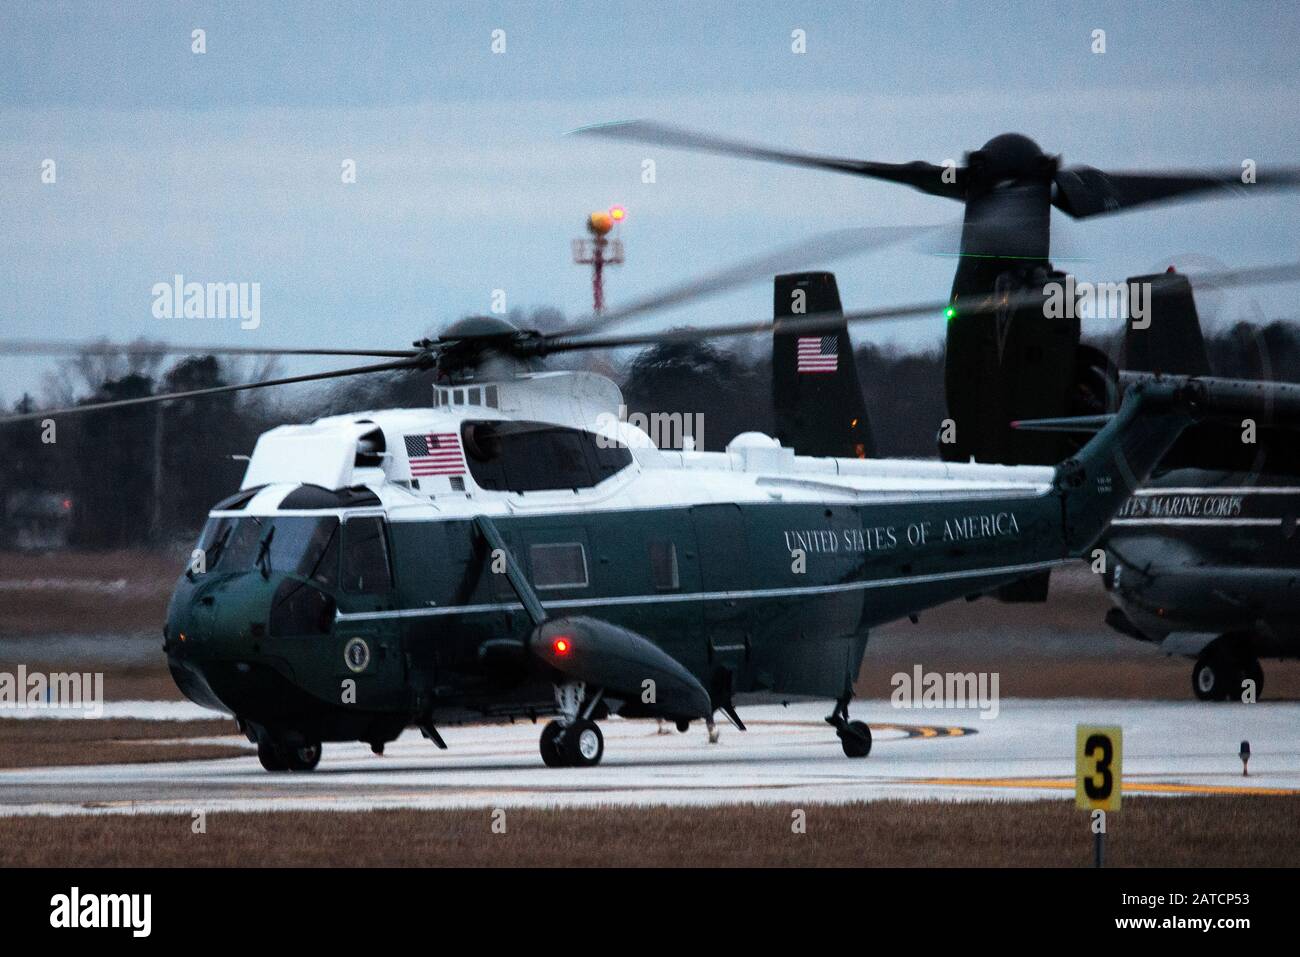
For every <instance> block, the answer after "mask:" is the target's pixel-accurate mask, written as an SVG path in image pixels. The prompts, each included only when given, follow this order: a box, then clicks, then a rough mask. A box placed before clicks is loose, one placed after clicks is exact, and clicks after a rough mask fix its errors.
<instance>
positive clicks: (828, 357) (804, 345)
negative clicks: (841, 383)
mask: <svg viewBox="0 0 1300 957" xmlns="http://www.w3.org/2000/svg"><path fill="white" fill-rule="evenodd" d="M839 343H840V337H839V336H838V335H830V336H800V337H799V342H798V343H797V344H796V351H795V355H796V356H797V368H798V371H800V372H834V371H836V369H838V368H839Z"/></svg>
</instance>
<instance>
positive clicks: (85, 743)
mask: <svg viewBox="0 0 1300 957" xmlns="http://www.w3.org/2000/svg"><path fill="white" fill-rule="evenodd" d="M234 733H235V724H234V722H233V721H135V720H126V719H118V718H106V719H92V718H59V719H44V718H33V719H28V720H14V719H10V720H6V721H0V768H35V767H47V766H57V765H70V764H137V763H142V762H146V761H188V760H193V759H197V758H229V757H234V756H235V755H239V754H247V753H248V752H247V751H246V750H245V749H243V748H240V747H237V746H226V745H210V744H164V743H161V742H162V740H163V739H166V740H169V741H170V740H175V739H178V738H196V737H213V736H216V735H229V734H234ZM151 742H159V743H151Z"/></svg>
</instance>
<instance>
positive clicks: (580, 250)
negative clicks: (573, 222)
mask: <svg viewBox="0 0 1300 957" xmlns="http://www.w3.org/2000/svg"><path fill="white" fill-rule="evenodd" d="M626 215H627V213H626V212H625V211H624V209H623V207H622V206H611V207H610V208H609V211H608V212H605V211H603V210H602V211H600V212H595V213H592V214H591V215H590V216H588V217H587V232H589V233H590V234H591V238H590V239H586V238H583V239H575V240H574V241H573V261H574V262H575V263H577V264H578V265H580V266H591V308H592V311H593V312H595V313H596V315H600V314H601V313H602V312H603V311H604V310H605V267H606V266H617V265H619V264H620V263H622V262H623V240H621V239H619V238H618V237H611V236H610V235H609V234H610V232H611V231H613V229H614V227H615V226H617V225H618V224H619V223H621V222H622V221H623V218H624V217H625V216H626Z"/></svg>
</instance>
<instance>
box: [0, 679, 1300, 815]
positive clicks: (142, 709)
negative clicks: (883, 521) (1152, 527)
mask: <svg viewBox="0 0 1300 957" xmlns="http://www.w3.org/2000/svg"><path fill="white" fill-rule="evenodd" d="M164 705H165V706H164ZM828 711H829V704H828V703H821V702H805V703H797V704H791V705H789V706H788V707H784V706H781V705H763V706H755V707H751V708H748V709H744V708H742V709H741V717H742V719H743V720H744V722H745V724H746V726H747V728H748V730H747V731H745V732H740V731H738V730H737V729H735V728H734V727H732V726H730V725H727V724H724V725H722V726H721V729H722V733H721V736H720V740H719V741H718V742H717V743H716V744H710V743H709V742H708V738H707V735H706V733H705V730H704V728H703V727H702V726H700V725H698V724H697V725H693V726H692V727H691V728H690V729H689V730H688V731H687V732H686V733H684V734H679V733H677V732H676V731H675V730H671V729H667V732H666V733H663V729H660V728H659V727H658V725H657V723H656V722H654V721H624V720H620V719H617V718H612V719H610V720H607V721H604V722H602V724H601V727H602V730H603V732H604V735H605V753H604V758H603V761H602V763H601V764H600V765H598V766H597V767H593V768H581V769H579V768H547V767H545V766H544V765H543V763H542V760H541V757H540V755H539V753H538V749H537V738H538V735H539V733H540V731H541V724H540V723H539V724H538V725H533V724H531V723H527V722H519V723H516V724H513V725H511V724H502V725H465V726H453V727H447V728H443V729H441V730H442V734H443V737H444V738H445V740H446V741H447V744H448V745H449V750H447V751H439V750H438V749H437V748H435V747H434V746H433V744H432V743H431V742H429V741H427V740H425V739H424V738H423V737H422V736H421V735H420V733H419V732H418V731H414V730H412V731H408V732H406V733H405V734H403V735H402V737H401V738H399V739H398V740H397V741H395V742H392V743H391V744H389V746H388V748H387V750H386V753H385V754H384V755H383V756H377V755H374V754H371V753H370V750H369V748H367V747H366V746H365V745H363V744H333V743H327V744H326V745H325V748H324V756H323V758H322V760H321V763H320V766H319V767H318V768H317V769H316V770H315V771H312V772H305V773H291V772H283V773H276V774H272V773H268V772H266V771H264V770H263V769H262V768H261V766H260V765H259V764H258V761H257V758H256V756H255V755H254V754H253V753H252V751H251V749H250V753H249V755H248V756H242V757H233V758H222V759H216V760H192V761H175V762H165V763H140V764H115V765H112V764H105V765H87V766H78V767H51V768H24V769H19V770H11V771H0V816H8V815H39V814H49V815H57V814H144V813H173V814H179V813H185V814H189V813H192V812H193V811H194V810H199V809H202V810H205V811H207V812H210V813H211V812H221V811H269V810H306V811H355V810H365V809H376V808H416V809H430V810H432V809H439V808H497V807H524V806H527V807H580V806H590V805H606V806H610V805H612V806H629V807H630V806H646V805H657V804H669V805H726V804H740V803H772V804H789V805H791V806H796V807H797V806H799V805H801V804H816V803H846V802H853V801H876V800H883V799H891V798H894V799H904V800H912V801H975V800H997V801H1017V800H1033V799H1040V798H1046V799H1056V800H1063V801H1073V799H1074V787H1075V782H1074V761H1075V728H1076V726H1077V725H1079V724H1088V725H1119V726H1120V727H1122V728H1123V735H1124V738H1123V769H1122V791H1123V795H1124V796H1148V795H1152V796H1169V795H1206V796H1210V795H1223V794H1262V795H1284V794H1300V703H1297V702H1289V701H1278V702H1270V701H1264V702H1260V703H1257V704H1237V703H1232V704H1209V703H1202V702H1196V701H1187V702H1171V701H1128V700H1093V699H1079V698H1063V699H1049V700H1043V699H1006V700H1003V701H1001V702H1000V703H999V707H998V709H997V714H996V716H995V717H985V716H983V715H984V714H990V713H991V712H989V711H987V710H986V711H985V712H981V711H980V710H978V709H922V708H911V709H907V708H895V707H893V706H891V704H890V702H889V701H878V700H875V701H859V702H855V704H854V705H853V708H852V716H853V717H854V718H855V719H861V720H865V721H868V722H869V723H870V725H871V728H872V734H873V738H874V746H873V748H872V751H871V754H870V756H868V757H866V758H863V759H850V758H847V757H845V756H844V754H843V752H842V750H841V748H840V745H839V741H838V739H837V738H836V736H835V732H834V730H833V729H832V728H831V727H830V726H829V725H827V724H826V723H825V721H824V720H823V717H824V715H825V714H826V713H827V712H828ZM107 712H109V713H106V717H128V716H136V717H152V718H157V719H160V720H170V721H175V722H176V727H177V737H176V741H177V743H178V744H179V743H194V742H195V741H203V742H212V743H227V744H238V743H243V744H245V745H247V742H246V741H245V740H244V739H243V738H242V737H238V736H236V735H234V734H232V735H231V736H230V737H228V738H226V737H219V738H201V739H195V738H187V737H185V736H184V720H185V719H187V718H198V717H207V718H211V717H213V716H214V715H212V713H210V712H204V711H203V710H202V709H199V708H197V707H194V706H190V705H188V704H182V703H162V702H110V703H109V704H108V706H107ZM31 720H42V717H41V716H38V715H32V716H31ZM69 720H91V719H82V718H76V719H69ZM665 728H666V726H665ZM232 730H233V724H232ZM1243 741H1249V742H1250V752H1251V758H1250V762H1249V766H1248V770H1249V775H1248V776H1243V774H1242V761H1241V759H1240V757H1239V752H1240V749H1241V744H1242V742H1243ZM150 743H151V744H157V743H158V742H157V741H156V740H155V741H152V742H150Z"/></svg>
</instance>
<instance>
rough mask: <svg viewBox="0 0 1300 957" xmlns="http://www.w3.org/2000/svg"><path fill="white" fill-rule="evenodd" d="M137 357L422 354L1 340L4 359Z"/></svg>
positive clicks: (381, 356)
mask: <svg viewBox="0 0 1300 957" xmlns="http://www.w3.org/2000/svg"><path fill="white" fill-rule="evenodd" d="M118 354H125V355H135V356H178V355H194V356H200V355H206V356H362V357H374V358H378V359H401V358H406V357H408V356H415V355H419V350H416V349H278V348H254V347H253V346H190V345H184V344H178V343H167V342H139V343H129V342H128V343H120V342H109V341H107V340H99V341H96V342H68V341H67V340H58V339H0V356H7V355H30V356H59V355H96V356H102V355H118Z"/></svg>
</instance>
